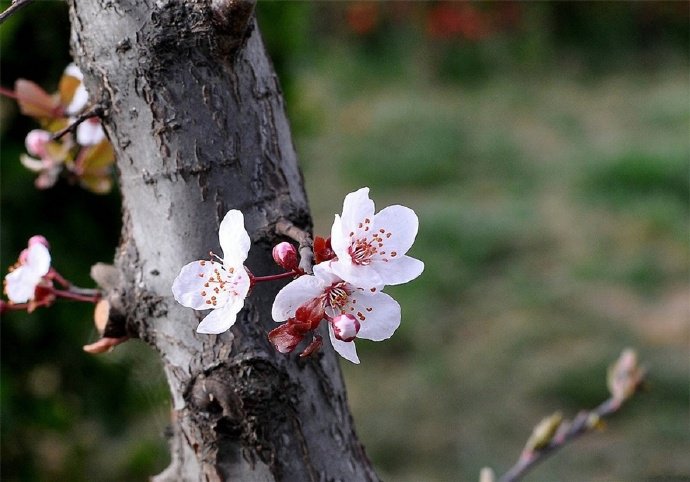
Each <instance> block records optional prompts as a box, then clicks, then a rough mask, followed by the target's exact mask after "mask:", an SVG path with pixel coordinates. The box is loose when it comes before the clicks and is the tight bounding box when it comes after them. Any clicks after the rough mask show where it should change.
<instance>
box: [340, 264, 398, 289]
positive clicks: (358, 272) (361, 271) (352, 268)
mask: <svg viewBox="0 0 690 482" xmlns="http://www.w3.org/2000/svg"><path fill="white" fill-rule="evenodd" d="M381 264H383V263H381ZM386 264H388V263H386ZM330 269H331V270H332V271H333V273H335V274H336V275H338V276H339V277H340V278H342V279H343V280H345V281H347V282H348V283H350V284H351V285H353V286H355V287H357V288H363V289H365V290H370V291H371V290H380V289H381V288H382V287H383V285H384V282H383V279H382V278H381V275H380V274H379V273H378V272H377V271H376V269H374V267H373V266H365V265H356V264H353V263H352V262H350V260H349V259H347V258H345V259H342V260H341V259H338V261H332V262H331V265H330Z"/></svg>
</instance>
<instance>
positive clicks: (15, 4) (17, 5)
mask: <svg viewBox="0 0 690 482" xmlns="http://www.w3.org/2000/svg"><path fill="white" fill-rule="evenodd" d="M31 2H33V0H12V3H11V4H10V6H9V7H7V9H6V10H5V11H4V12H2V13H0V24H2V23H3V22H4V21H5V20H7V19H8V18H10V16H11V15H12V14H14V13H17V12H18V11H19V10H20V9H22V8H23V7H26V6H27V5H28V4H30V3H31Z"/></svg>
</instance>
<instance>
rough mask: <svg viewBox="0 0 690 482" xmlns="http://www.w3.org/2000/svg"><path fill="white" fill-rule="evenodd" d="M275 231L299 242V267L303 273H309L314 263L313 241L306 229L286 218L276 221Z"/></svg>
mask: <svg viewBox="0 0 690 482" xmlns="http://www.w3.org/2000/svg"><path fill="white" fill-rule="evenodd" d="M276 233H277V234H279V235H281V236H285V237H287V238H290V239H292V240H293V241H296V242H298V243H299V256H300V261H299V267H300V269H302V270H303V271H304V272H305V273H307V274H311V273H312V267H313V265H314V249H313V246H314V242H313V241H312V239H311V236H310V235H309V233H307V232H306V231H304V230H302V229H300V228H298V227H297V226H295V225H294V224H292V223H291V222H290V221H288V220H287V219H281V220H279V221H278V222H277V223H276Z"/></svg>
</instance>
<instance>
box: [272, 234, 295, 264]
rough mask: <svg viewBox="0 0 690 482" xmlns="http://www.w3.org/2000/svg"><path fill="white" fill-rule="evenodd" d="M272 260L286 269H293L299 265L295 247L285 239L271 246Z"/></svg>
mask: <svg viewBox="0 0 690 482" xmlns="http://www.w3.org/2000/svg"><path fill="white" fill-rule="evenodd" d="M273 260H274V261H275V262H276V264H278V266H280V267H282V268H285V269H286V270H288V271H295V270H297V269H298V267H299V258H298V256H297V249H295V247H294V246H293V245H292V244H290V243H288V242H287V241H283V242H282V243H279V244H276V245H275V247H274V248H273Z"/></svg>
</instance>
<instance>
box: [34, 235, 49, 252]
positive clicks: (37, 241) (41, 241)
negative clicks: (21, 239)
mask: <svg viewBox="0 0 690 482" xmlns="http://www.w3.org/2000/svg"><path fill="white" fill-rule="evenodd" d="M34 244H42V245H43V246H45V247H46V248H48V249H50V244H49V243H48V240H47V239H46V238H45V236H41V235H40V234H35V235H33V236H31V237H30V238H29V247H31V246H33V245H34Z"/></svg>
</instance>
